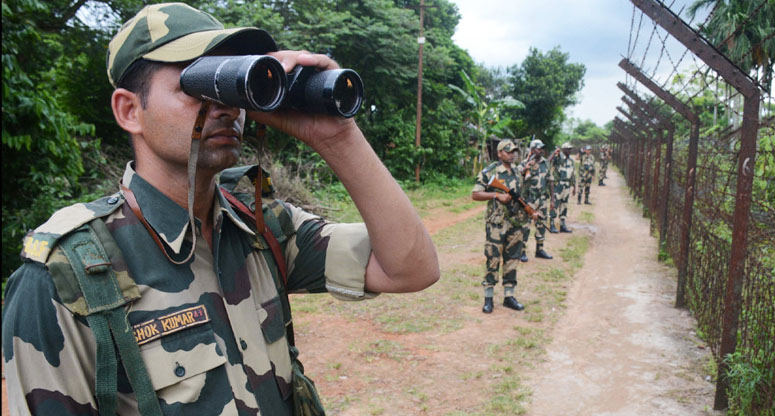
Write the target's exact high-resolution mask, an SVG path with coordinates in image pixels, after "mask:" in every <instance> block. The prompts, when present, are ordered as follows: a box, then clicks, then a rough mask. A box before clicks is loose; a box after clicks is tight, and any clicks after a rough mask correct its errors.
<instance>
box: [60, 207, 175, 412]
mask: <svg viewBox="0 0 775 416" xmlns="http://www.w3.org/2000/svg"><path fill="white" fill-rule="evenodd" d="M106 247H107V249H106ZM61 248H62V251H63V252H64V255H65V257H67V260H68V261H69V262H70V265H71V268H72V271H73V273H74V275H75V279H76V280H77V289H80V294H81V295H82V297H83V299H84V300H85V305H86V308H85V311H83V312H84V315H85V316H86V320H87V322H88V323H89V326H90V328H91V329H92V332H93V333H94V337H95V339H96V342H97V374H96V380H95V384H96V386H95V390H96V395H97V402H98V406H99V411H100V414H105V415H114V414H115V413H116V408H117V403H118V400H117V371H118V364H117V359H116V347H117V348H118V353H119V354H120V356H121V361H122V363H123V365H124V369H125V370H126V373H127V377H128V378H129V381H130V383H131V384H132V388H133V389H134V391H135V395H136V396H137V401H138V405H139V410H140V414H142V415H161V408H160V407H159V402H158V399H157V397H156V392H155V391H154V389H153V385H152V384H151V379H150V377H149V376H148V371H147V369H146V368H145V363H144V362H143V359H142V357H141V355H140V348H139V347H138V345H137V342H136V341H135V339H134V335H133V332H132V330H131V328H130V326H129V322H128V321H127V318H126V313H125V311H124V305H126V304H127V303H128V302H130V301H132V300H135V299H137V298H139V297H140V295H139V292H137V296H136V297H130V296H127V295H126V293H124V290H122V287H121V286H122V285H121V283H120V282H119V279H118V277H117V276H116V273H115V271H114V270H113V267H112V262H111V259H112V260H113V261H115V260H117V257H118V256H121V252H120V250H119V249H118V245H116V243H115V240H114V239H113V236H112V235H111V234H110V231H109V230H108V228H107V227H106V226H105V223H104V222H103V221H102V219H99V218H97V219H95V220H93V221H91V222H90V223H87V224H85V225H83V226H81V227H80V228H78V229H77V230H75V232H73V233H71V234H69V235H67V236H65V238H63V240H62V241H61ZM71 283H72V282H71ZM71 295H72V294H71ZM63 301H65V300H64V299H63ZM114 343H115V344H114ZM114 345H115V346H114Z"/></svg>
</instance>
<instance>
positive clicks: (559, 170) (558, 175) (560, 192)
mask: <svg viewBox="0 0 775 416" xmlns="http://www.w3.org/2000/svg"><path fill="white" fill-rule="evenodd" d="M552 171H553V172H554V209H553V210H552V213H551V217H552V218H551V220H552V223H554V219H555V218H557V216H558V214H559V217H560V221H561V222H562V223H563V224H565V219H566V218H567V217H568V198H569V197H570V189H571V188H572V187H574V186H576V166H575V163H573V159H572V158H571V157H570V156H565V153H563V152H560V153H558V154H557V156H555V157H554V159H552Z"/></svg>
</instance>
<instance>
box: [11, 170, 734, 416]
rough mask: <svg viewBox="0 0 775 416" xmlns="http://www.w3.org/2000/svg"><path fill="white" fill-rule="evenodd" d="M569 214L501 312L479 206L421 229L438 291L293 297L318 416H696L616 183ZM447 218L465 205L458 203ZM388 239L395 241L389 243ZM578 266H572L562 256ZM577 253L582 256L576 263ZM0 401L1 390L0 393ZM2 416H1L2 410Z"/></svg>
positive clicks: (691, 383) (682, 318)
mask: <svg viewBox="0 0 775 416" xmlns="http://www.w3.org/2000/svg"><path fill="white" fill-rule="evenodd" d="M609 177H610V178H609V179H608V180H607V183H608V186H606V187H598V186H597V185H593V187H592V195H591V200H592V202H593V205H591V206H589V205H576V202H575V199H572V200H571V204H570V206H569V219H568V224H569V226H570V227H571V228H572V229H574V233H573V234H564V233H563V234H549V233H547V241H546V249H547V251H549V252H550V253H552V254H553V255H554V256H555V259H554V260H539V259H535V258H534V257H533V251H534V250H535V246H534V244H535V243H534V240H533V236H532V235H531V238H530V243H529V245H528V256H529V258H530V260H529V262H528V263H523V264H520V266H519V285H518V287H517V292H516V296H517V298H518V299H519V300H520V301H521V302H522V303H524V304H525V305H526V310H525V311H523V312H515V311H512V310H508V309H505V308H503V307H502V306H501V305H500V302H499V301H500V296H501V294H500V286H498V287H496V308H495V311H494V312H493V313H492V314H490V315H485V314H483V313H482V312H481V304H482V288H481V285H480V282H481V278H482V272H483V267H484V255H483V254H482V248H483V243H484V224H483V218H482V216H483V215H482V213H483V211H484V204H481V205H477V206H476V208H474V209H470V210H466V211H463V212H452V211H450V210H448V209H438V210H437V211H436V212H433V213H431V215H428V216H426V218H427V219H426V220H425V222H426V225H427V227H428V229H429V230H430V231H431V233H432V235H433V237H434V241H435V242H436V245H437V248H438V250H439V261H440V265H441V268H442V280H441V281H440V282H439V283H437V284H436V285H434V286H433V287H431V288H430V289H428V290H426V291H424V292H420V293H417V294H404V295H381V296H379V297H377V298H376V299H374V300H371V301H368V302H357V303H343V302H338V301H333V300H332V299H331V298H330V297H328V296H320V295H302V296H294V297H293V298H292V302H293V305H294V311H295V315H294V320H295V322H296V324H295V326H296V339H297V343H298V346H299V349H300V350H301V352H302V356H301V359H302V361H303V362H304V364H305V368H306V372H307V374H308V375H309V376H310V377H311V378H312V379H314V380H315V382H316V385H317V386H318V389H319V391H320V394H321V396H322V397H323V400H324V402H325V404H326V408H327V413H328V414H331V415H358V416H360V415H474V414H478V415H498V414H500V415H513V414H529V415H536V416H538V415H547V416H549V415H653V414H661V415H703V414H720V413H718V412H712V411H710V410H708V409H709V408H710V407H711V405H712V401H713V391H714V385H713V384H712V383H711V382H710V381H706V377H707V375H708V374H710V373H712V371H709V369H708V368H707V364H708V363H709V360H710V358H709V354H710V353H709V351H708V349H707V348H706V347H705V345H704V343H703V342H702V341H700V340H699V339H698V338H697V337H696V335H695V334H694V325H695V323H694V321H693V319H692V318H691V316H690V315H689V313H688V312H687V311H685V310H678V309H675V308H673V306H672V303H673V299H674V294H675V271H674V269H672V268H669V267H667V266H665V265H663V264H661V263H659V262H657V261H656V254H657V243H656V240H655V239H654V238H653V237H651V236H650V234H649V222H648V220H647V219H644V218H642V216H641V215H640V210H639V208H638V207H637V206H636V205H635V204H634V203H633V202H632V199H631V198H630V197H629V195H628V194H627V190H626V187H625V185H624V183H623V180H622V178H621V176H620V175H619V174H618V173H616V172H613V171H609ZM460 202H461V204H463V203H466V202H469V201H460ZM399 237H400V236H399ZM579 247H584V248H586V254H584V255H583V256H581V257H580V258H575V257H574V254H573V253H574V249H575V250H576V251H578V248H579ZM581 251H582V252H583V250H581ZM3 397H5V380H3ZM2 414H3V415H4V416H5V415H7V414H8V411H7V403H6V402H5V400H3V413H2Z"/></svg>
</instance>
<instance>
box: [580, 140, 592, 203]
mask: <svg viewBox="0 0 775 416" xmlns="http://www.w3.org/2000/svg"><path fill="white" fill-rule="evenodd" d="M579 156H580V158H581V162H580V165H579V181H580V182H581V183H580V184H579V194H578V197H579V198H578V203H579V204H581V193H582V191H583V192H584V203H585V204H589V205H592V203H591V202H589V187H590V186H591V185H592V178H594V177H595V156H593V155H592V146H590V145H586V146H585V147H584V152H583V153H581V154H580V155H579Z"/></svg>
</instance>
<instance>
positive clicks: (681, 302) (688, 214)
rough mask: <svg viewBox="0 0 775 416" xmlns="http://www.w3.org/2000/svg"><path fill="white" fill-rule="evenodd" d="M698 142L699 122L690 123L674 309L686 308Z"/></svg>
mask: <svg viewBox="0 0 775 416" xmlns="http://www.w3.org/2000/svg"><path fill="white" fill-rule="evenodd" d="M699 140H700V121H699V120H693V121H692V131H691V133H690V135H689V155H688V159H687V161H686V187H685V188H684V208H683V215H682V216H681V219H682V221H681V255H680V257H681V261H680V263H679V264H678V287H677V288H676V293H675V307H676V308H683V307H684V306H686V273H687V270H688V268H689V245H690V242H691V241H690V238H691V230H692V212H693V211H694V182H695V176H696V174H697V146H698V142H699Z"/></svg>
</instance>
